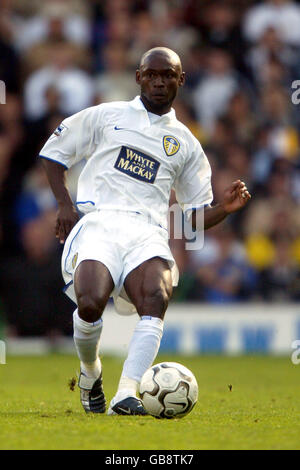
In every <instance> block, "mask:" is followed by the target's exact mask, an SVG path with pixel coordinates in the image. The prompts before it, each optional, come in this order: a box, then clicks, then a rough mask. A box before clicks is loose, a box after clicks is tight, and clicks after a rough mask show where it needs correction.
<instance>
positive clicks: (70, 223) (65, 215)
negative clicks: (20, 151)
mask: <svg viewBox="0 0 300 470" xmlns="http://www.w3.org/2000/svg"><path fill="white" fill-rule="evenodd" d="M41 160H42V162H43V166H44V168H45V171H46V173H47V177H48V180H49V184H50V187H51V189H52V191H53V194H54V196H55V198H56V201H57V204H58V211H57V217H56V225H55V235H56V238H58V239H59V241H60V243H64V242H65V240H66V238H67V236H68V235H69V233H70V231H71V230H72V228H73V227H74V225H75V224H76V223H77V221H78V219H79V216H78V213H77V211H76V208H75V207H74V204H73V201H72V199H71V196H70V193H69V191H68V188H67V186H66V179H65V172H66V168H65V167H64V166H63V165H62V164H60V163H57V162H55V161H53V160H47V159H45V158H42V159H41Z"/></svg>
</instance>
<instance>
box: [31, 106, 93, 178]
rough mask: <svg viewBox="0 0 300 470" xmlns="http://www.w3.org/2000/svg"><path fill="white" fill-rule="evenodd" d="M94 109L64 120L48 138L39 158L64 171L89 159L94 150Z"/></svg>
mask: <svg viewBox="0 0 300 470" xmlns="http://www.w3.org/2000/svg"><path fill="white" fill-rule="evenodd" d="M93 114H94V107H92V108H87V109H84V110H83V111H80V112H79V113H76V114H73V116H70V117H68V118H66V119H65V120H64V121H63V122H62V123H61V124H60V125H59V126H58V127H57V128H56V129H55V131H54V132H53V134H52V135H51V136H50V137H49V139H48V140H47V142H46V143H45V145H44V147H43V148H42V149H41V151H40V154H39V156H40V157H41V158H46V159H48V160H53V161H55V162H57V163H60V164H61V165H63V166H64V167H65V168H66V169H69V168H71V166H73V165H75V164H76V163H78V162H80V161H81V160H83V159H84V158H86V159H87V158H89V157H90V155H91V154H92V153H93V150H94V148H95V136H94V128H95V126H92V122H93Z"/></svg>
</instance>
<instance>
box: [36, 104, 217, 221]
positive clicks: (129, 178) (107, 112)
mask: <svg viewBox="0 0 300 470" xmlns="http://www.w3.org/2000/svg"><path fill="white" fill-rule="evenodd" d="M149 114H150V113H148V112H147V110H146V109H145V107H144V105H143V103H142V101H141V100H140V97H139V96H137V97H136V98H135V99H134V100H132V101H129V102H125V101H124V102H123V101H121V102H112V103H104V104H100V105H98V106H93V107H91V108H87V109H85V110H83V111H80V112H79V113H77V114H75V115H73V116H71V117H69V118H67V119H65V120H64V121H63V122H62V124H61V125H60V126H59V127H58V128H57V129H56V131H55V132H54V133H53V134H52V135H51V137H50V138H49V139H48V141H47V142H46V144H45V145H44V147H43V148H42V150H41V152H40V156H41V157H44V158H47V159H50V160H54V161H56V162H59V163H61V164H62V165H64V166H65V167H66V168H70V167H71V166H72V165H74V164H75V163H78V162H79V161H80V160H82V159H86V161H87V163H86V165H85V166H84V168H83V170H82V172H81V174H80V177H79V180H78V189H77V202H76V204H77V206H78V209H79V210H80V211H81V212H84V213H87V212H90V211H93V210H101V209H107V210H127V211H136V212H139V213H141V214H144V215H147V216H150V217H151V219H152V220H153V221H155V223H157V224H159V225H161V226H162V227H164V228H166V227H167V214H168V207H169V198H170V192H171V189H172V188H174V189H175V192H176V198H177V201H178V203H179V204H180V206H181V207H182V209H183V210H184V209H185V207H186V206H185V205H189V208H191V207H193V208H199V207H202V206H205V205H207V204H210V203H211V201H212V198H213V196H212V189H211V169H210V165H209V163H208V160H207V158H206V155H205V153H204V151H203V149H202V147H201V145H200V144H199V142H198V140H197V139H196V138H195V137H194V136H193V135H192V133H191V132H190V131H189V129H188V128H187V127H186V126H184V125H183V124H182V123H181V122H179V121H178V120H177V119H176V115H175V111H174V110H173V109H172V110H171V111H170V112H169V113H167V114H163V115H162V116H156V117H155V116H154V118H153V115H152V116H149Z"/></svg>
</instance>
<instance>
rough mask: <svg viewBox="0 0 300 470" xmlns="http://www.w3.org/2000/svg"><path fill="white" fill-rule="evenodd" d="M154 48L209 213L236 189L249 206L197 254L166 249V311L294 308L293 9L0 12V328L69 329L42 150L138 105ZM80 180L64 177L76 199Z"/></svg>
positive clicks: (110, 2) (299, 32)
mask: <svg viewBox="0 0 300 470" xmlns="http://www.w3.org/2000/svg"><path fill="white" fill-rule="evenodd" d="M155 46H166V47H170V48H172V49H174V50H175V51H176V52H177V53H178V54H179V55H180V57H181V59H182V63H183V69H184V70H185V72H186V86H185V87H184V88H183V89H182V90H181V91H180V94H179V96H178V99H177V101H176V103H175V106H174V107H175V110H176V113H177V117H178V119H179V120H181V121H182V122H183V123H184V124H186V125H187V126H188V127H189V128H190V129H191V131H192V132H193V133H194V135H195V136H196V137H197V138H198V139H199V140H200V142H201V144H202V146H203V148H204V150H205V152H206V154H207V156H208V158H209V161H210V164H211V166H212V171H213V188H214V195H215V202H218V200H220V198H221V195H222V192H223V191H224V189H225V188H226V187H227V186H228V185H229V184H230V183H231V182H232V181H234V180H235V179H237V178H239V179H242V180H244V181H245V182H246V184H247V186H248V188H249V190H250V192H251V193H252V200H251V202H250V204H248V206H247V208H246V209H245V210H243V211H241V212H239V213H236V214H234V215H232V216H230V217H228V218H227V220H226V221H225V222H224V223H222V224H221V225H219V226H217V227H215V228H213V229H210V230H209V231H207V232H206V234H205V245H204V248H203V249H202V250H200V251H187V250H185V246H184V245H185V240H175V239H171V240H170V244H171V248H172V251H173V254H174V256H175V258H176V261H177V263H178V267H179V270H180V275H181V278H180V283H179V286H178V288H177V289H176V290H175V292H174V301H203V302H210V303H232V302H244V301H247V302H255V301H258V302H260V301H262V302H264V301H265V302H281V301H282V302H286V301H287V302H291V301H297V300H299V298H300V210H299V202H300V150H299V141H300V112H299V110H300V104H298V105H297V100H295V99H293V93H294V96H296V94H297V89H295V86H294V88H293V83H294V82H295V81H296V80H299V85H300V3H299V2H297V1H293V0H264V1H254V0H241V1H239V2H236V1H233V0H232V1H230V0H222V1H219V0H85V1H84V0H45V1H43V2H40V1H38V0H30V1H29V0H0V80H2V81H3V82H4V83H5V86H6V104H0V251H1V257H0V316H1V313H2V318H3V317H4V318H5V319H6V323H7V325H8V330H9V334H11V335H13V334H16V335H38V334H45V335H54V336H55V335H56V334H61V333H62V334H70V333H71V330H72V324H71V313H72V311H73V304H72V303H71V302H70V301H69V300H68V299H67V298H66V297H65V296H64V295H63V293H62V292H61V289H62V287H63V281H62V278H61V274H60V255H61V247H60V246H59V245H58V243H57V241H56V239H55V237H54V223H55V213H56V203H55V200H54V197H53V195H52V193H51V191H50V189H49V186H48V183H47V178H46V177H45V174H44V171H43V169H42V168H41V166H40V163H39V162H38V159H37V155H38V153H39V150H40V149H41V147H42V146H43V144H44V142H45V141H46V139H47V138H48V137H49V135H50V134H51V133H52V132H53V130H54V129H55V128H56V127H57V126H58V125H59V124H60V123H61V121H62V120H63V119H64V118H65V117H67V116H69V115H71V114H73V113H76V112H78V111H80V110H81V109H83V108H86V107H88V106H92V105H95V104H99V103H102V102H107V101H113V100H130V99H132V98H134V97H135V96H136V95H137V94H138V93H139V90H138V87H137V85H136V84H135V69H136V68H137V65H138V63H139V60H140V57H141V55H142V54H143V53H144V52H145V51H146V50H148V49H150V48H152V47H155ZM0 101H1V100H0ZM298 101H300V93H298ZM80 170H81V167H80V166H79V167H75V168H73V169H72V170H71V171H70V172H69V174H68V183H69V188H70V191H71V193H72V196H73V197H74V198H75V194H76V179H77V177H78V174H79V172H80ZM171 202H174V194H173V195H172V200H171Z"/></svg>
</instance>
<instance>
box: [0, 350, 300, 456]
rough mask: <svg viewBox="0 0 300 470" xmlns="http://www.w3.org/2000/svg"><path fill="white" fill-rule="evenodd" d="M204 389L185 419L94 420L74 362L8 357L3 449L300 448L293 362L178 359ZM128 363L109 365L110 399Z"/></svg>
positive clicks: (1, 373)
mask: <svg viewBox="0 0 300 470" xmlns="http://www.w3.org/2000/svg"><path fill="white" fill-rule="evenodd" d="M162 360H166V361H177V362H181V363H183V364H184V365H185V366H187V367H189V368H190V369H191V370H192V371H193V372H194V374H195V376H196V378H197V380H198V384H199V401H198V403H197V405H196V407H195V408H194V409H193V411H192V412H191V413H190V414H189V415H188V416H186V417H185V418H183V419H173V420H158V419H155V418H152V417H151V416H146V417H140V416H138V417H127V416H106V415H86V414H85V413H84V411H83V409H82V408H81V404H80V403H79V392H78V389H77V386H76V387H75V391H73V392H72V391H71V390H70V388H69V385H68V382H69V380H70V379H71V378H72V377H73V376H76V372H77V371H78V360H77V358H76V357H72V356H62V355H49V356H46V357H8V359H7V364H6V365H0V449H106V450H122V449H127V450H132V449H135V450H140V449H150V450H154V449H155V450H185V449H187V450H191V449H194V450H195V449H199V450H200V449H300V439H299V435H300V419H299V418H300V393H299V392H300V365H299V366H295V365H293V364H292V363H291V361H290V359H289V358H287V357H284V358H276V357H259V356H252V357H249V356H246V357H209V356H204V357H193V358H189V357H178V356H177V357H174V356H171V355H170V356H160V357H159V358H157V361H156V362H160V361H162ZM121 368H122V361H121V360H120V359H118V358H104V359H103V369H104V372H103V375H104V388H105V394H106V398H107V401H109V400H110V399H111V398H112V396H113V395H114V392H115V388H116V386H117V383H118V380H119V375H120V372H121Z"/></svg>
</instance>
